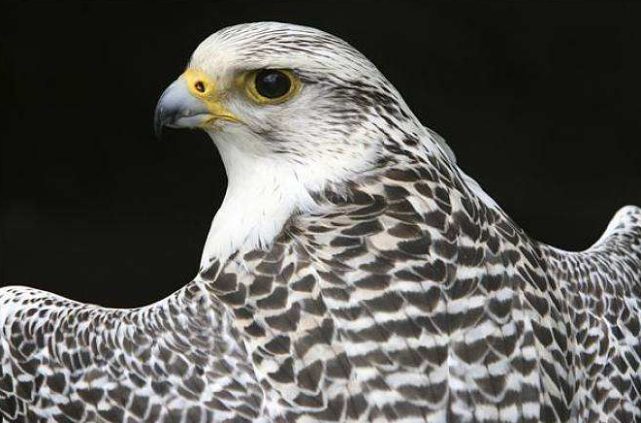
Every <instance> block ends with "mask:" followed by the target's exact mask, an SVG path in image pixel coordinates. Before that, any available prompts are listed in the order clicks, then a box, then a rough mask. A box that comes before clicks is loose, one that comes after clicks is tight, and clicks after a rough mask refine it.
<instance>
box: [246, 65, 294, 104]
mask: <svg viewBox="0 0 641 423" xmlns="http://www.w3.org/2000/svg"><path fill="white" fill-rule="evenodd" d="M300 85H301V83H300V79H298V77H297V76H296V74H295V73H294V72H292V71H291V70H289V69H258V70H254V71H250V72H249V73H248V74H247V77H246V78H245V90H246V91H247V93H248V94H249V96H250V98H252V99H253V100H254V101H255V102H257V103H259V104H279V103H282V102H284V101H287V100H289V99H290V98H291V97H292V96H293V95H294V94H296V93H297V92H298V90H299V89H300Z"/></svg>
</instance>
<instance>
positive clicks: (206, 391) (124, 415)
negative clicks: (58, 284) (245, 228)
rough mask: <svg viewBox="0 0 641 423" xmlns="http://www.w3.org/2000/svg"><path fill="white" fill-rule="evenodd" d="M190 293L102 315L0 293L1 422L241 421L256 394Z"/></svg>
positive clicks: (50, 298) (236, 351) (38, 295)
mask: <svg viewBox="0 0 641 423" xmlns="http://www.w3.org/2000/svg"><path fill="white" fill-rule="evenodd" d="M201 295H202V293H201V292H200V291H198V290H197V289H196V287H195V286H194V285H193V284H192V285H188V287H187V288H185V289H183V290H182V291H179V293H177V294H174V295H173V296H172V297H170V298H169V299H168V300H165V301H163V302H161V303H158V304H156V305H154V306H150V307H146V308H141V309H135V310H115V309H104V308H100V307H97V306H91V305H85V304H80V303H77V302H73V301H69V300H66V299H64V298H61V297H58V296H56V295H53V294H49V293H46V292H42V291H38V290H34V289H29V288H22V287H9V288H3V289H1V290H0V330H1V332H0V413H1V414H2V416H3V418H4V419H5V420H6V421H9V422H23V421H27V422H31V421H36V422H40V421H47V422H49V421H51V422H54V421H55V422H61V423H67V422H96V421H100V422H103V421H104V422H132V423H134V422H150V421H153V422H168V423H169V422H189V423H195V422H199V423H200V422H211V421H213V420H214V419H215V420H216V421H226V420H228V421H234V422H243V421H245V422H250V421H253V419H255V418H256V417H257V416H258V415H259V413H260V411H261V403H262V392H261V390H260V387H259V386H258V385H257V384H256V381H255V380H254V379H253V373H251V369H249V365H248V363H246V360H247V359H246V355H245V352H244V350H243V349H242V348H239V345H238V344H237V343H235V342H234V340H233V339H230V334H229V332H228V331H227V330H226V328H225V327H224V324H225V323H224V322H223V320H222V315H221V314H220V313H219V312H218V310H217V309H216V308H214V307H212V304H211V303H208V302H207V301H206V298H205V297H203V296H201Z"/></svg>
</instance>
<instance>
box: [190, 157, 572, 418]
mask: <svg viewBox="0 0 641 423" xmlns="http://www.w3.org/2000/svg"><path fill="white" fill-rule="evenodd" d="M348 191H349V192H348V193H347V196H345V197H342V196H340V195H334V196H332V195H331V194H330V196H329V199H328V202H329V203H331V204H332V206H333V207H332V209H331V210H330V211H329V212H327V213H325V214H322V215H301V216H297V217H294V218H293V219H292V220H291V222H290V223H289V224H288V225H287V226H286V227H285V229H284V230H283V232H282V233H281V235H280V237H279V238H278V240H277V241H276V242H275V243H274V245H273V246H272V247H271V248H270V249H269V250H267V251H248V252H242V250H241V251H240V252H239V253H237V255H235V256H233V257H232V258H231V259H230V260H229V261H228V262H226V263H225V264H224V265H223V266H222V267H220V266H219V265H218V264H214V265H213V266H212V267H211V269H210V270H209V271H208V272H205V273H204V274H203V277H204V278H205V279H207V278H209V279H210V280H211V282H210V283H209V285H208V286H209V289H211V290H212V291H213V292H214V293H216V295H218V297H219V298H220V299H221V300H222V301H223V302H224V303H226V304H227V305H228V306H229V307H230V308H231V310H232V311H233V313H234V318H235V322H236V324H237V326H238V327H239V328H240V329H241V333H242V334H243V336H244V337H245V339H246V343H247V345H248V346H249V351H250V355H251V358H252V362H253V364H254V367H255V370H256V372H257V374H258V377H259V379H261V381H262V383H263V386H264V387H265V388H266V394H267V397H268V398H271V399H272V400H273V401H272V404H279V405H278V406H277V407H281V410H280V413H282V415H283V416H284V417H285V419H286V420H287V421H291V420H293V419H294V417H304V418H312V419H317V420H328V421H397V420H401V419H409V421H414V420H415V421H425V419H426V418H427V419H428V420H429V421H445V419H446V416H457V417H459V418H460V419H461V421H466V420H467V419H468V418H472V417H473V416H474V415H488V416H491V415H497V416H498V415H499V414H501V413H507V414H505V416H506V418H507V421H517V420H518V419H523V421H530V419H532V420H531V421H538V419H539V417H540V416H543V415H544V414H545V413H551V415H557V416H558V417H561V415H563V414H564V413H565V414H567V413H568V409H569V407H570V405H569V401H570V399H568V398H566V397H565V396H564V391H566V390H568V389H569V390H571V389H570V388H569V387H568V386H567V382H566V381H567V380H568V363H567V361H566V359H565V355H566V354H567V352H568V346H567V340H566V339H567V337H568V328H567V325H566V323H565V322H567V319H566V318H565V317H564V316H565V314H566V310H565V309H564V305H563V304H561V303H559V302H558V301H555V300H558V299H559V298H560V294H559V286H558V285H556V284H555V283H554V281H552V280H550V278H549V276H548V275H547V273H546V269H545V262H544V261H543V260H542V258H541V256H540V251H539V250H538V248H537V246H536V245H535V244H533V243H531V242H530V241H529V240H528V238H527V237H525V236H524V234H523V233H522V232H521V231H520V230H519V229H518V228H516V227H515V226H514V224H513V223H511V222H510V221H509V220H508V219H507V218H506V217H505V216H504V215H503V213H502V212H500V210H496V209H492V208H490V207H486V206H485V205H484V204H482V203H481V202H480V201H479V199H478V198H476V197H475V196H474V195H472V194H471V193H470V191H469V189H468V188H467V187H465V186H464V185H463V184H462V183H461V180H460V179H459V177H458V175H457V174H456V173H455V171H454V170H453V169H452V168H451V167H450V166H449V165H445V164H443V163H442V162H439V161H438V160H437V159H434V158H432V157H428V158H427V159H426V160H425V161H424V162H420V161H419V162H417V163H414V164H413V165H411V166H398V167H392V168H389V169H387V170H385V171H384V172H381V174H379V175H378V176H377V177H373V178H371V179H369V180H363V181H362V182H361V183H358V184H354V185H352V186H351V187H350V188H349V190H348ZM552 298H554V299H555V300H552ZM537 303H545V304H546V307H545V308H544V309H542V308H537V307H536V305H537ZM539 329H540V330H543V331H545V332H546V333H554V334H555V335H556V334H558V335H559V338H561V339H556V338H555V339H553V340H552V344H553V345H550V343H547V342H546V345H545V347H543V348H542V347H541V341H540V340H538V338H537V336H536V335H537V330H539ZM546 348H547V349H546ZM552 355H556V357H554V358H553V357H552ZM558 358H563V359H562V360H557V359H558ZM546 360H549V361H548V362H549V363H554V364H550V365H551V366H553V367H554V368H555V370H556V372H557V374H554V375H553V374H549V373H547V372H546V371H545V363H546ZM550 387H552V388H553V389H550ZM557 395H559V396H560V398H558V399H557V398H556V396H557ZM557 408H558V409H557ZM277 413H278V411H277ZM479 413H481V414H479ZM432 419H435V420H432ZM303 420H304V419H303ZM303 420H301V421H303ZM552 421H554V420H552Z"/></svg>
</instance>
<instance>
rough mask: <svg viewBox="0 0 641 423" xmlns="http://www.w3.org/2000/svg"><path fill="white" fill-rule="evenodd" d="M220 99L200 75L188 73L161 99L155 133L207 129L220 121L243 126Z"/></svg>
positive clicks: (205, 78)
mask: <svg viewBox="0 0 641 423" xmlns="http://www.w3.org/2000/svg"><path fill="white" fill-rule="evenodd" d="M220 100H221V96H220V94H219V93H218V92H217V90H216V87H215V86H214V84H213V83H212V81H211V80H210V79H209V78H208V77H207V76H206V75H205V74H204V73H203V72H201V71H198V70H194V69H189V70H187V71H186V72H185V73H184V74H182V75H181V76H180V78H178V79H177V80H176V81H174V82H173V83H172V84H171V85H170V86H169V87H167V89H166V90H165V91H164V92H163V93H162V95H161V96H160V100H158V105H157V106H156V113H155V116H154V132H155V133H156V136H157V137H158V138H160V136H161V134H162V128H163V127H164V126H168V127H170V128H205V127H212V126H213V125H214V124H215V123H216V122H217V121H219V120H225V121H228V122H240V120H239V119H238V118H236V116H234V115H233V114H232V113H231V112H229V111H228V110H227V109H225V108H224V107H223V106H222V105H221V102H220Z"/></svg>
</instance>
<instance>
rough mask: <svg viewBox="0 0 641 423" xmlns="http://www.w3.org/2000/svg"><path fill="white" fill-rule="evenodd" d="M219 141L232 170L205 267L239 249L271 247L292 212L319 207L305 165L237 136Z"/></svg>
mask: <svg viewBox="0 0 641 423" xmlns="http://www.w3.org/2000/svg"><path fill="white" fill-rule="evenodd" d="M214 142H215V143H216V145H217V147H218V150H219V152H220V155H221V158H222V160H223V163H224V165H225V169H226V171H227V179H228V186H227V192H226V193H225V198H224V200H223V204H222V205H221V207H220V209H219V210H218V212H217V213H216V216H215V217H214V220H213V222H212V225H211V229H210V230H209V235H208V236H207V241H206V243H205V248H204V251H203V255H202V259H201V268H202V267H203V266H205V265H206V264H208V263H209V262H211V261H213V260H216V259H220V260H224V259H226V258H228V257H229V256H230V255H231V254H232V253H234V252H235V251H237V250H239V249H242V250H244V251H248V250H251V249H254V248H260V247H266V246H268V245H270V244H271V243H272V242H273V241H274V239H275V238H276V237H277V236H278V234H279V233H280V232H281V230H282V228H283V226H284V225H285V223H286V222H287V220H288V219H289V218H290V217H291V216H292V214H294V213H295V212H296V211H298V210H311V209H313V208H314V207H315V206H316V203H315V202H314V200H313V198H312V196H311V195H310V189H309V188H312V189H313V187H311V186H309V182H312V181H310V178H309V176H310V175H307V174H305V175H304V174H302V173H305V172H301V170H303V169H300V168H297V167H296V166H292V165H291V164H287V163H284V162H279V161H278V159H277V158H273V157H269V156H266V155H261V154H257V153H256V152H252V151H250V150H248V148H247V144H245V143H242V142H240V143H239V142H238V141H237V140H231V139H221V140H219V139H215V140H214ZM307 173H308V172H307ZM305 182H308V183H305Z"/></svg>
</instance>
